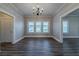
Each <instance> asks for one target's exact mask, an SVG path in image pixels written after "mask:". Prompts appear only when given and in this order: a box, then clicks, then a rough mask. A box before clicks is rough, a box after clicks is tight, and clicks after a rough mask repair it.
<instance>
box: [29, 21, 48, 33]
mask: <svg viewBox="0 0 79 59" xmlns="http://www.w3.org/2000/svg"><path fill="white" fill-rule="evenodd" d="M28 31H29V32H34V33H35V32H38V33H45V32H46V33H47V32H48V21H44V22H41V21H37V22H33V21H29V22H28Z"/></svg>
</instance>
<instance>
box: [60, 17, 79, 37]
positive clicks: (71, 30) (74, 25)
mask: <svg viewBox="0 0 79 59" xmlns="http://www.w3.org/2000/svg"><path fill="white" fill-rule="evenodd" d="M62 20H63V21H65V20H66V21H68V33H63V36H64V37H69V36H73V37H77V36H78V37H79V16H66V17H64V18H62Z"/></svg>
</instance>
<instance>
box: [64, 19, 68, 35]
mask: <svg viewBox="0 0 79 59" xmlns="http://www.w3.org/2000/svg"><path fill="white" fill-rule="evenodd" d="M63 22H67V32H64V30H63V33H65V34H67V33H69V22H68V21H67V20H64V21H63Z"/></svg>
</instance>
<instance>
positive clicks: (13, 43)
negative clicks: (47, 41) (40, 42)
mask: <svg viewBox="0 0 79 59" xmlns="http://www.w3.org/2000/svg"><path fill="white" fill-rule="evenodd" d="M25 37H28V38H30V37H36V38H38V37H46V38H50V37H51V38H53V39H55V40H56V41H58V42H59V43H62V42H61V41H60V40H59V39H57V38H56V37H55V36H23V37H21V38H20V39H18V40H16V41H14V42H12V44H15V43H17V42H19V41H20V40H22V39H24V38H25Z"/></svg>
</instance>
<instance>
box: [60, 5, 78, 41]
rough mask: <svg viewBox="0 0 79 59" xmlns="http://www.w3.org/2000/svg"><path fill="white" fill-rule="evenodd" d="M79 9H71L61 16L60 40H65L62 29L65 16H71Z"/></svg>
mask: <svg viewBox="0 0 79 59" xmlns="http://www.w3.org/2000/svg"><path fill="white" fill-rule="evenodd" d="M77 9H79V6H77V7H74V8H72V9H70V10H68V11H67V12H65V13H64V14H62V15H61V16H60V27H61V28H60V30H61V32H60V35H61V36H60V38H61V39H62V40H63V28H62V20H63V19H62V18H63V17H65V16H67V15H68V14H70V13H72V12H73V11H75V10H77Z"/></svg>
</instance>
